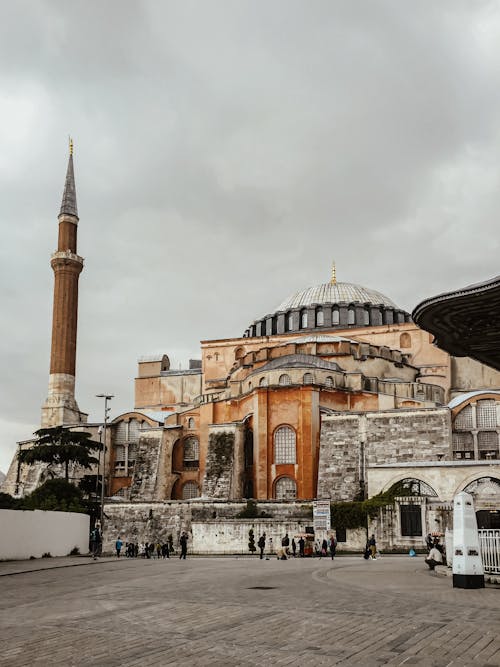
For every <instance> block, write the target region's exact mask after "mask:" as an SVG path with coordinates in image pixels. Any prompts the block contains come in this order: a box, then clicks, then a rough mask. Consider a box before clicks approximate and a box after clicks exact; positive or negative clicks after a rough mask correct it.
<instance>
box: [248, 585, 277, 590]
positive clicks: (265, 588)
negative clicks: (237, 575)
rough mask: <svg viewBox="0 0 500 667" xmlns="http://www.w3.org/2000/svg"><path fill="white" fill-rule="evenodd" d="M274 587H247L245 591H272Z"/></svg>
mask: <svg viewBox="0 0 500 667" xmlns="http://www.w3.org/2000/svg"><path fill="white" fill-rule="evenodd" d="M275 588H276V586H249V587H248V588H247V591H272V590H274V589H275Z"/></svg>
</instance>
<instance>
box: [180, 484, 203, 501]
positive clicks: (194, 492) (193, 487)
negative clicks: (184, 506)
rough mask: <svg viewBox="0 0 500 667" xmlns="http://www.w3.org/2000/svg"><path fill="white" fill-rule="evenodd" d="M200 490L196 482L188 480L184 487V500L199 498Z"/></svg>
mask: <svg viewBox="0 0 500 667" xmlns="http://www.w3.org/2000/svg"><path fill="white" fill-rule="evenodd" d="M199 497H200V490H199V488H198V484H197V483H196V482H186V483H185V484H184V486H183V487H182V500H190V499H191V498H199Z"/></svg>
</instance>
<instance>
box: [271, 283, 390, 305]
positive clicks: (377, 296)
mask: <svg viewBox="0 0 500 667" xmlns="http://www.w3.org/2000/svg"><path fill="white" fill-rule="evenodd" d="M323 303H352V304H354V303H363V304H365V303H368V304H372V305H377V306H381V305H382V306H387V307H388V308H395V309H397V306H396V304H395V303H394V301H392V299H389V297H387V296H384V294H381V293H380V292H377V291H376V290H374V289H368V288H367V287H362V286H361V285H355V284H354V283H337V282H335V283H331V282H330V283H324V284H323V285H316V286H315V287H307V288H306V289H304V290H301V291H300V292H296V293H295V294H292V296H289V297H288V298H287V299H285V300H284V301H283V302H282V303H280V305H279V306H278V307H277V308H276V311H277V312H279V311H282V310H289V309H290V308H302V307H304V306H310V305H312V304H315V305H316V304H318V305H319V304H323Z"/></svg>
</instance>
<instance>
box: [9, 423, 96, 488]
mask: <svg viewBox="0 0 500 667" xmlns="http://www.w3.org/2000/svg"><path fill="white" fill-rule="evenodd" d="M35 435H36V436H37V438H38V439H37V441H36V442H35V443H34V444H33V446H32V447H31V448H30V449H21V450H20V451H19V453H18V455H17V456H18V459H19V461H20V462H21V463H27V464H28V465H33V464H34V463H38V462H42V463H49V464H53V465H54V464H55V465H57V464H61V465H64V469H65V473H64V479H65V480H66V481H68V478H69V474H68V471H69V464H70V463H77V464H78V465H80V466H82V467H83V468H91V467H92V466H93V465H94V464H96V463H99V459H97V458H96V457H95V456H92V454H91V452H94V451H97V450H100V449H102V444H101V443H100V442H95V441H94V440H91V439H90V438H91V435H90V433H86V432H84V431H70V430H69V429H68V428H65V427H64V426H54V427H52V428H41V429H39V430H38V431H35Z"/></svg>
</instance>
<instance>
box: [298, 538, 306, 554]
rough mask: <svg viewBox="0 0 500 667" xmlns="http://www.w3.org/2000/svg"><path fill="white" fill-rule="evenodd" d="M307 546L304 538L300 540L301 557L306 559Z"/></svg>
mask: <svg viewBox="0 0 500 667" xmlns="http://www.w3.org/2000/svg"><path fill="white" fill-rule="evenodd" d="M305 546H306V543H305V540H304V538H303V537H301V538H300V540H299V556H300V557H301V558H304V547H305Z"/></svg>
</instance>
